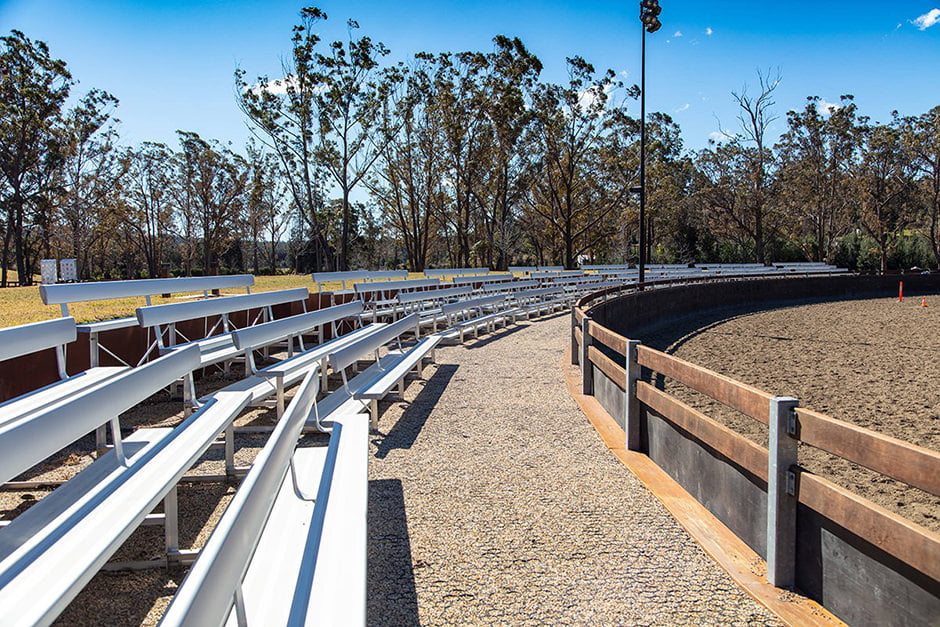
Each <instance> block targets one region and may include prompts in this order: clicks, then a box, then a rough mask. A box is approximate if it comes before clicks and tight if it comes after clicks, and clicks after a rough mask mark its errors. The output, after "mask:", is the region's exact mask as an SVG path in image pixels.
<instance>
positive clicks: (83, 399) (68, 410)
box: [0, 346, 199, 483]
mask: <svg viewBox="0 0 940 627" xmlns="http://www.w3.org/2000/svg"><path fill="white" fill-rule="evenodd" d="M198 367H199V349H198V347H196V346H190V347H187V348H185V349H182V350H179V351H175V352H173V353H170V354H169V355H165V356H164V357H160V358H159V359H156V360H154V361H152V362H149V363H147V364H146V365H144V366H141V367H139V368H133V369H131V370H127V371H126V372H123V373H121V374H117V375H115V376H113V377H111V378H110V379H107V380H106V381H105V382H103V383H102V384H100V385H97V386H95V387H92V388H89V389H88V390H86V391H84V392H81V393H79V394H75V395H73V396H70V397H68V398H65V399H63V400H61V401H59V402H58V403H54V404H52V405H49V406H48V407H46V408H44V409H42V410H41V411H39V412H36V413H33V414H30V415H29V416H27V417H24V418H21V419H19V420H13V421H10V422H8V423H6V424H4V425H0V483H5V482H7V481H10V480H11V479H13V478H14V477H16V476H17V475H18V474H20V473H21V472H24V471H26V470H28V469H29V468H31V467H32V466H34V465H36V464H37V463H39V462H41V461H42V460H44V459H46V458H47V457H49V456H50V455H52V454H53V453H55V452H57V451H60V450H62V449H63V448H65V447H66V446H68V445H69V444H71V443H72V442H74V441H75V440H77V439H79V438H81V437H82V436H84V435H85V434H87V433H90V432H92V431H94V430H95V429H97V428H98V427H99V426H101V425H103V424H105V423H107V422H111V425H112V427H113V428H115V433H114V435H115V444H116V447H118V446H119V442H120V433H121V432H120V428H119V425H118V424H117V416H119V415H120V414H121V413H123V412H125V411H127V410H128V409H130V408H131V407H133V406H135V405H137V404H138V403H140V402H141V401H143V400H145V399H146V398H147V397H149V396H150V395H152V394H153V393H154V392H156V391H158V390H160V389H161V388H163V387H166V386H168V385H170V384H171V383H173V382H174V381H177V380H179V379H181V378H183V377H185V376H187V375H188V374H189V373H190V372H192V371H193V370H194V369H196V368H198ZM119 457H120V455H119Z"/></svg>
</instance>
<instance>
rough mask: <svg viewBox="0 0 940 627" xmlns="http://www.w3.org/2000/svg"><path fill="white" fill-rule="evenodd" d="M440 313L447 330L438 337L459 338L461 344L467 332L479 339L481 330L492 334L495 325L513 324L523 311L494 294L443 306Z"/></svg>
mask: <svg viewBox="0 0 940 627" xmlns="http://www.w3.org/2000/svg"><path fill="white" fill-rule="evenodd" d="M441 313H442V314H443V315H444V316H445V317H446V318H447V326H448V327H449V328H448V329H447V330H446V331H442V332H441V333H439V334H438V335H439V336H440V337H441V338H443V339H455V338H459V340H460V342H461V343H463V341H464V337H465V336H466V334H467V333H468V332H470V331H473V336H474V338H477V337H479V335H480V330H481V329H483V330H486V331H487V332H491V333H492V332H493V331H494V330H495V329H496V325H497V324H500V323H502V325H503V326H506V325H507V324H509V322H510V320H511V321H512V322H513V323H515V321H516V318H517V317H518V316H520V315H524V314H525V311H523V310H522V309H520V308H518V307H516V306H514V305H513V304H512V303H511V302H510V301H509V300H508V299H507V297H506V295H504V294H496V295H493V296H483V297H481V298H474V299H471V300H465V301H461V302H457V303H450V304H447V305H444V306H443V307H441Z"/></svg>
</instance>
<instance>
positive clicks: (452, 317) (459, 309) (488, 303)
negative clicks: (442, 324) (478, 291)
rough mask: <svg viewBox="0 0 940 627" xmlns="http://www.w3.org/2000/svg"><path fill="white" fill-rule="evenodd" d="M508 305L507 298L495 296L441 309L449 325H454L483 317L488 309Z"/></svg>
mask: <svg viewBox="0 0 940 627" xmlns="http://www.w3.org/2000/svg"><path fill="white" fill-rule="evenodd" d="M505 304H506V296H505V295H503V294H495V295H493V296H484V297H482V298H474V299H472V300H465V301H461V302H457V303H450V304H447V305H444V306H443V307H441V313H443V314H444V315H445V316H447V320H448V324H449V325H453V324H454V323H455V322H456V321H457V320H458V319H463V320H466V319H468V318H470V317H473V316H477V315H482V313H483V310H484V309H487V308H498V307H501V306H504V305H505Z"/></svg>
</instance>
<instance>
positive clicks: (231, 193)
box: [175, 131, 248, 274]
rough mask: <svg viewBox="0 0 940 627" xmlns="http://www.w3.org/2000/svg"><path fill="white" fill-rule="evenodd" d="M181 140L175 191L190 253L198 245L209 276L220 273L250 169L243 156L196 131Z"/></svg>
mask: <svg viewBox="0 0 940 627" xmlns="http://www.w3.org/2000/svg"><path fill="white" fill-rule="evenodd" d="M177 134H178V135H179V138H180V152H179V153H178V155H177V157H176V160H177V164H178V166H177V171H176V173H175V174H176V177H177V182H176V187H177V190H178V192H177V194H178V197H179V198H182V199H183V200H184V202H183V203H182V205H181V210H182V211H181V213H182V216H181V217H182V219H183V220H184V222H185V223H186V229H185V231H186V232H187V233H188V235H189V238H188V239H189V242H188V243H189V246H190V248H191V253H190V254H193V253H194V252H195V248H196V246H198V247H199V253H200V256H201V258H202V259H201V260H202V268H203V271H204V272H205V273H207V274H209V273H213V272H215V271H217V270H218V260H219V256H220V255H221V254H222V253H223V252H225V250H226V249H227V247H228V246H229V245H230V244H231V243H232V240H233V237H234V236H235V235H236V233H237V221H238V219H239V217H240V215H241V213H242V206H243V203H244V202H245V199H244V193H245V190H246V188H247V182H248V181H247V179H248V167H247V164H246V163H245V160H244V158H243V157H241V156H240V155H238V154H236V153H234V152H232V151H231V150H230V149H228V148H226V147H224V146H222V145H220V144H219V142H217V141H214V140H212V141H206V140H204V139H202V138H201V137H200V136H199V135H198V134H197V133H193V132H188V131H177Z"/></svg>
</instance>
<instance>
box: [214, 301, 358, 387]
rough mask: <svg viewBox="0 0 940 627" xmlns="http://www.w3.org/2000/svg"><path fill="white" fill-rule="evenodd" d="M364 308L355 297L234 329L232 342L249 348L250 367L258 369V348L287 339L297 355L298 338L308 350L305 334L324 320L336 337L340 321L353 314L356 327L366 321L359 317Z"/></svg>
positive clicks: (244, 348) (246, 351) (291, 349)
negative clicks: (296, 343)
mask: <svg viewBox="0 0 940 627" xmlns="http://www.w3.org/2000/svg"><path fill="white" fill-rule="evenodd" d="M362 309H363V308H362V303H361V302H360V301H352V302H349V303H344V304H342V305H334V306H333V307H326V308H324V309H318V310H316V311H311V312H309V313H304V314H297V315H296V316H290V317H288V318H281V319H280V320H274V321H271V322H265V323H263V324H259V325H255V326H253V327H247V328H245V329H238V330H236V331H233V332H232V342H233V343H234V344H235V348H237V349H238V350H241V351H245V355H246V357H247V360H248V369H249V370H250V371H251V372H252V373H256V372H258V367H257V365H256V363H255V357H254V351H255V350H257V349H260V348H263V347H265V346H268V345H270V344H273V343H274V342H278V341H280V340H283V339H287V341H288V342H287V347H288V357H293V345H294V342H293V340H294V338H299V339H300V350H301V351H304V350H306V349H305V348H304V344H303V334H304V333H306V332H308V331H310V330H311V329H314V328H316V327H319V326H322V325H324V324H331V325H332V328H333V336H334V337H336V336H337V326H336V323H337V322H338V321H340V320H344V319H347V318H352V319H353V320H354V321H355V325H356V328H358V327H359V326H361V324H362V321H361V320H360V319H359V314H360V313H362ZM321 337H322V336H321Z"/></svg>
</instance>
